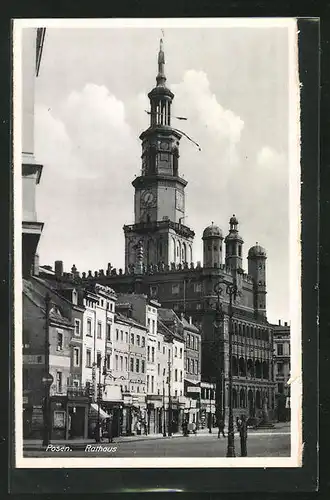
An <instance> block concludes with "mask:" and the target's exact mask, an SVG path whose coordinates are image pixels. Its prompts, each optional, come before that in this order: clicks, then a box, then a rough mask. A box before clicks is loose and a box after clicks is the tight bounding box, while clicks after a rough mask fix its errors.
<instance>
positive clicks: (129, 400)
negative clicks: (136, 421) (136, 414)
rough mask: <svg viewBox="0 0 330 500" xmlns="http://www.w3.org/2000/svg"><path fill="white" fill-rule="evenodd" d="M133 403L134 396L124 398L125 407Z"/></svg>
mask: <svg viewBox="0 0 330 500" xmlns="http://www.w3.org/2000/svg"><path fill="white" fill-rule="evenodd" d="M132 403H133V398H132V396H124V404H125V405H131V404H132Z"/></svg>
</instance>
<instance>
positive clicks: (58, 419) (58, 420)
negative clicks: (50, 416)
mask: <svg viewBox="0 0 330 500" xmlns="http://www.w3.org/2000/svg"><path fill="white" fill-rule="evenodd" d="M54 428H55V429H64V428H65V411H56V410H55V411H54Z"/></svg>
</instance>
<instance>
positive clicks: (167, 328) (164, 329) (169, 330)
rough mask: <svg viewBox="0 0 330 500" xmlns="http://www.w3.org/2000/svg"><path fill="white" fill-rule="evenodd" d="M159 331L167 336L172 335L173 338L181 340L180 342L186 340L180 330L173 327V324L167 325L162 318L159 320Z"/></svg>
mask: <svg viewBox="0 0 330 500" xmlns="http://www.w3.org/2000/svg"><path fill="white" fill-rule="evenodd" d="M157 331H158V333H161V334H163V335H164V336H165V337H170V338H171V339H172V338H173V339H176V340H179V341H180V342H184V338H183V336H182V335H180V333H179V332H178V331H175V330H174V329H173V325H166V324H165V323H163V322H162V321H161V320H159V319H158V321H157Z"/></svg>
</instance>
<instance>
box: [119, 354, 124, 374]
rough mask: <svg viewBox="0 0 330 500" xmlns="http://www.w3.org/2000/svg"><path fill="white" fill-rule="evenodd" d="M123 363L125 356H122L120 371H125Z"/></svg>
mask: <svg viewBox="0 0 330 500" xmlns="http://www.w3.org/2000/svg"><path fill="white" fill-rule="evenodd" d="M123 362H124V358H123V356H120V371H123Z"/></svg>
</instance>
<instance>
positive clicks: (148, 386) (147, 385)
mask: <svg viewBox="0 0 330 500" xmlns="http://www.w3.org/2000/svg"><path fill="white" fill-rule="evenodd" d="M149 378H150V377H149V375H147V392H149Z"/></svg>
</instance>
